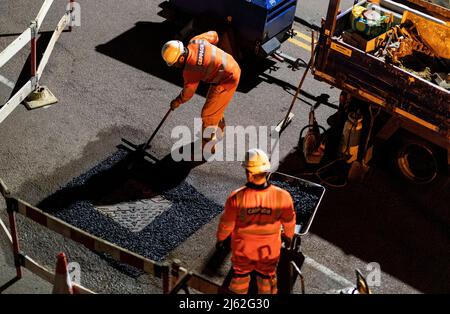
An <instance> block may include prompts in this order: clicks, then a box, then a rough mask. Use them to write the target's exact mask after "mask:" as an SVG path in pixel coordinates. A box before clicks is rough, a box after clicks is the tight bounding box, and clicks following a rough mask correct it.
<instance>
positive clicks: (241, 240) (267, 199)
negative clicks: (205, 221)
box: [217, 184, 296, 261]
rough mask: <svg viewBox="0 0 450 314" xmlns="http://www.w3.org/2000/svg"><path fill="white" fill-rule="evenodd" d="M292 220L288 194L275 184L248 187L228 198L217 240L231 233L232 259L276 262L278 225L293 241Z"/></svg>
mask: <svg viewBox="0 0 450 314" xmlns="http://www.w3.org/2000/svg"><path fill="white" fill-rule="evenodd" d="M295 219H296V215H295V210H294V204H293V201H292V197H291V195H290V194H289V192H287V191H285V190H283V189H281V188H279V187H277V186H274V185H268V186H267V187H264V188H256V187H253V186H252V185H251V184H248V185H247V186H244V187H242V188H240V189H238V190H236V191H234V192H233V193H231V195H230V196H229V197H228V199H227V201H226V204H225V210H224V213H223V214H222V217H221V219H220V222H219V229H218V231H217V240H218V241H223V240H225V239H226V238H227V237H228V236H229V235H230V234H232V244H231V246H232V251H233V256H243V257H246V258H248V259H250V260H254V261H259V260H263V259H267V260H269V259H276V258H278V257H279V255H280V249H281V225H283V228H284V232H285V235H286V236H287V237H289V238H292V237H293V236H294V230H295Z"/></svg>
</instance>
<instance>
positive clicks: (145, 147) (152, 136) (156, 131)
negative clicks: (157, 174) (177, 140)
mask: <svg viewBox="0 0 450 314" xmlns="http://www.w3.org/2000/svg"><path fill="white" fill-rule="evenodd" d="M172 111H173V110H172V108H170V109H169V110H168V111H167V112H166V115H165V116H164V118H162V120H161V122H160V123H159V124H158V126H157V127H156V129H155V131H154V132H153V133H152V135H151V136H150V138H149V139H148V141H147V143H145V146H144V148H143V150H146V149H147V148H148V146H149V145H150V143H151V141H152V140H153V138H154V137H155V136H156V134H157V133H158V131H159V129H160V128H161V127H162V125H163V124H164V122H166V120H167V118H168V117H169V115H170V113H171V112H172Z"/></svg>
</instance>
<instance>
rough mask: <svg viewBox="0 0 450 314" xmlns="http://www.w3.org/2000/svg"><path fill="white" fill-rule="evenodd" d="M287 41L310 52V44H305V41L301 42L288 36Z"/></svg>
mask: <svg viewBox="0 0 450 314" xmlns="http://www.w3.org/2000/svg"><path fill="white" fill-rule="evenodd" d="M288 41H289V42H290V43H292V44H294V45H297V46H299V47H301V48H303V49H305V50H308V51H309V52H311V47H310V45H307V44H305V43H302V42H301V41H299V40H297V39H295V38H289V39H288Z"/></svg>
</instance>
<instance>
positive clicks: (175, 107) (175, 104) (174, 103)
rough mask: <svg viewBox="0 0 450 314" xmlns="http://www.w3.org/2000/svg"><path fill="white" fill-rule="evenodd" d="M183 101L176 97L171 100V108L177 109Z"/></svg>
mask: <svg viewBox="0 0 450 314" xmlns="http://www.w3.org/2000/svg"><path fill="white" fill-rule="evenodd" d="M180 105H181V103H180V101H179V100H178V99H174V100H172V101H171V102H170V109H172V110H175V109H177V108H178V107H180Z"/></svg>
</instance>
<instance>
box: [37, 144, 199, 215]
mask: <svg viewBox="0 0 450 314" xmlns="http://www.w3.org/2000/svg"><path fill="white" fill-rule="evenodd" d="M188 145H189V146H193V145H195V144H194V143H190V144H188ZM186 146H187V145H186ZM120 147H121V146H119V148H120ZM186 148H187V147H185V149H186ZM203 162H204V161H180V162H175V161H174V160H173V159H172V156H171V154H170V153H169V154H167V155H166V156H165V157H164V158H162V159H161V160H159V161H157V162H148V161H147V160H145V159H140V160H136V156H135V154H134V153H129V154H127V155H126V156H125V157H124V158H123V159H121V160H119V161H118V162H115V161H114V160H111V163H113V165H111V166H110V167H109V166H108V164H107V163H106V164H102V168H104V169H101V168H99V169H95V168H94V169H92V170H91V171H89V172H88V173H86V174H83V175H85V176H87V177H88V179H87V180H86V181H85V182H84V184H82V185H78V184H77V185H74V186H69V187H65V188H63V189H61V190H59V191H57V192H56V193H54V194H52V195H51V196H49V197H47V198H46V199H45V200H43V201H41V202H40V203H39V204H38V207H40V208H43V209H47V210H49V209H50V210H52V209H55V210H57V209H61V208H66V207H68V206H69V205H71V204H73V203H74V202H76V201H79V200H88V201H91V202H92V203H93V204H94V205H95V206H100V205H112V204H117V203H121V202H132V201H137V200H141V199H146V198H151V197H154V196H156V195H160V194H162V193H163V192H165V191H167V190H171V189H173V188H175V187H177V186H179V185H180V184H181V183H182V182H183V181H184V180H185V179H186V178H187V176H188V175H189V173H190V171H191V170H192V169H193V168H195V167H197V166H199V165H201V164H202V163H203ZM104 163H105V162H104ZM131 163H133V167H132V168H131V169H129V165H130V164H131ZM92 172H94V174H93V173H92ZM83 175H82V176H83ZM81 180H83V179H82V178H81V179H80V178H78V181H81Z"/></svg>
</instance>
